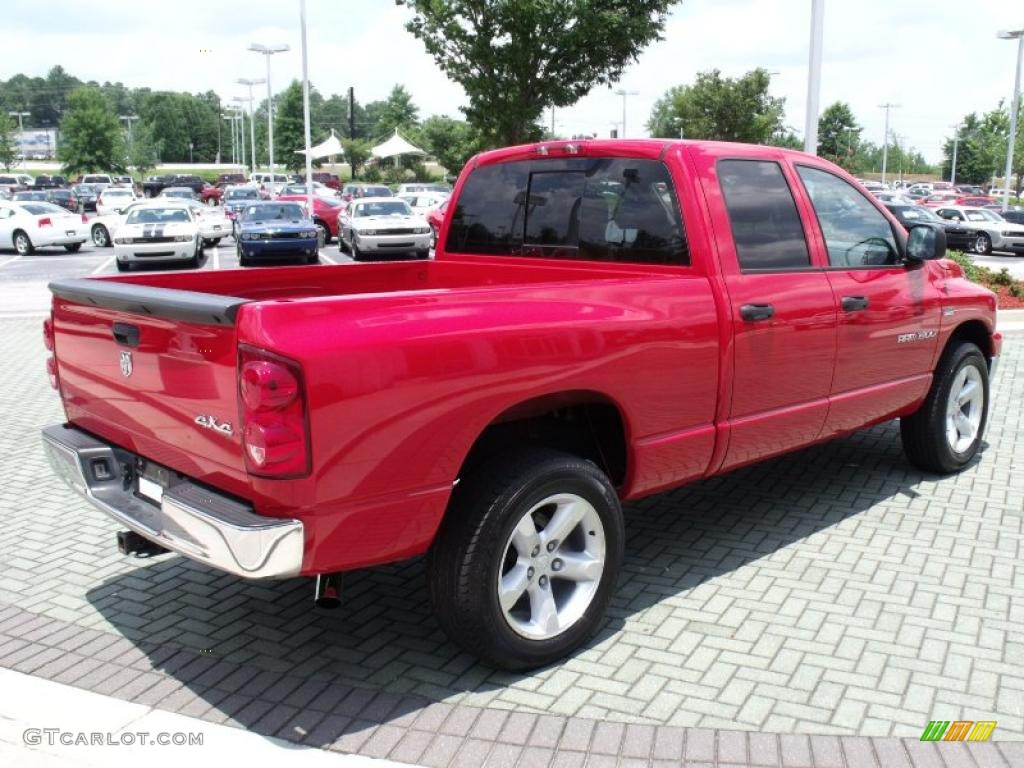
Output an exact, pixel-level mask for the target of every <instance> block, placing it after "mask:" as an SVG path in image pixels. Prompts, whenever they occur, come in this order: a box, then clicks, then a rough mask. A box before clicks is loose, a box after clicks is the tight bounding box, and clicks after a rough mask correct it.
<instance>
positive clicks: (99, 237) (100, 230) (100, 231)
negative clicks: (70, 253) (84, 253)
mask: <svg viewBox="0 0 1024 768" xmlns="http://www.w3.org/2000/svg"><path fill="white" fill-rule="evenodd" d="M92 244H93V245H95V246H96V247H97V248H106V247H107V246H108V245H110V233H109V232H108V231H107V228H106V227H104V226H102V225H100V226H98V227H93V228H92Z"/></svg>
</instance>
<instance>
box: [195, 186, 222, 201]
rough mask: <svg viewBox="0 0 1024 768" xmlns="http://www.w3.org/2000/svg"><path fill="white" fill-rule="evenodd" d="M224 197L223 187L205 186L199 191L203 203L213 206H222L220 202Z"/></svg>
mask: <svg viewBox="0 0 1024 768" xmlns="http://www.w3.org/2000/svg"><path fill="white" fill-rule="evenodd" d="M223 196H224V190H223V189H222V188H221V187H215V186H213V185H212V184H205V183H204V184H203V188H202V189H201V190H199V200H200V202H203V203H210V204H213V205H220V200H221V198H222V197H223Z"/></svg>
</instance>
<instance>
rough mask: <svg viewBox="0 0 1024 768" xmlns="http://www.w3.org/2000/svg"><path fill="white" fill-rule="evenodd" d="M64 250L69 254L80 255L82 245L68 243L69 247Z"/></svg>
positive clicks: (66, 246)
mask: <svg viewBox="0 0 1024 768" xmlns="http://www.w3.org/2000/svg"><path fill="white" fill-rule="evenodd" d="M64 250H65V251H67V252H68V253H78V252H79V251H80V250H82V244H81V243H68V244H67V245H65V246H64Z"/></svg>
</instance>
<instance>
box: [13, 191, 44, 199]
mask: <svg viewBox="0 0 1024 768" xmlns="http://www.w3.org/2000/svg"><path fill="white" fill-rule="evenodd" d="M14 199H15V200H45V199H46V193H45V192H18V193H17V194H15V195H14Z"/></svg>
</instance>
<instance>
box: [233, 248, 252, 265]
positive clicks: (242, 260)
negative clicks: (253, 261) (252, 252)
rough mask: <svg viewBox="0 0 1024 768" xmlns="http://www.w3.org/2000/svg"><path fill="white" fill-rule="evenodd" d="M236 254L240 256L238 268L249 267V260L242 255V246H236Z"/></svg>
mask: <svg viewBox="0 0 1024 768" xmlns="http://www.w3.org/2000/svg"><path fill="white" fill-rule="evenodd" d="M235 254H236V255H237V256H238V266H240V267H247V266H249V261H248V259H246V258H245V256H243V255H242V249H241V247H240V246H236V247H235Z"/></svg>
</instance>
